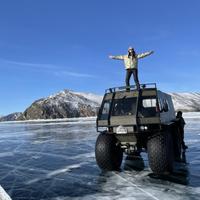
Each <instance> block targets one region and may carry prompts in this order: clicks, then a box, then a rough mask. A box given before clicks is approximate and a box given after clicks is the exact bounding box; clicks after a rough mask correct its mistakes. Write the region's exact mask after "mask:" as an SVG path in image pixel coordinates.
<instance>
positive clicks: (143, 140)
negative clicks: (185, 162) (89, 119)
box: [96, 83, 181, 173]
mask: <svg viewBox="0 0 200 200" xmlns="http://www.w3.org/2000/svg"><path fill="white" fill-rule="evenodd" d="M140 88H141V89H140V90H136V89H135V86H131V87H130V90H129V91H127V90H126V88H125V87H117V88H110V89H107V90H106V91H105V95H104V97H103V100H102V104H101V106H100V109H99V112H98V116H97V121H96V128H97V131H98V132H100V137H101V136H102V137H103V136H106V135H109V136H111V135H112V137H113V138H114V139H116V142H115V145H117V146H118V147H119V148H120V149H121V150H122V151H123V152H125V153H126V154H128V155H131V154H134V153H136V152H137V153H138V152H139V153H140V152H142V151H146V152H147V153H148V154H151V155H149V156H150V157H149V158H150V159H151V158H153V159H154V157H159V155H160V154H159V151H160V150H158V151H157V149H154V148H156V147H152V146H153V145H154V144H155V146H156V145H157V143H159V142H157V141H159V140H163V141H161V142H160V143H159V144H158V146H159V147H158V149H159V148H160V149H161V151H162V152H161V153H162V154H163V155H162V157H163V156H165V154H166V153H165V152H167V151H168V152H167V154H166V156H165V157H169V156H170V155H169V154H171V153H170V151H169V150H163V149H162V144H163V143H165V140H167V143H169V144H167V146H166V147H163V148H168V149H169V148H171V145H173V146H174V151H173V152H172V153H174V152H175V151H177V149H178V151H179V152H178V153H177V152H176V155H175V156H176V157H177V155H178V157H180V151H181V150H180V141H179V143H177V141H178V140H177V138H178V136H177V135H178V123H177V120H176V116H175V109H174V106H173V102H172V98H171V96H170V95H169V94H167V93H164V92H161V91H160V90H158V89H157V87H156V84H155V83H149V84H142V85H140ZM158 134H159V136H158V137H157V136H156V135H158ZM166 135H170V138H171V140H174V141H172V142H173V144H172V143H170V141H169V139H168V138H169V137H168V136H166ZM154 136H155V139H153V140H152V139H151V138H154ZM156 137H157V138H156ZM163 137H164V139H163ZM152 141H153V142H152ZM101 143H102V141H101ZM148 143H149V144H148ZM106 144H107V143H105V145H106ZM105 145H104V146H105ZM177 145H178V146H179V147H177ZM148 146H149V149H148ZM101 148H104V147H103V146H102V144H99V142H98V139H97V143H96V159H97V163H98V160H100V161H99V162H100V165H101V162H104V160H103V159H104V158H102V156H101V155H99V154H100V153H99V152H101V151H102V150H101ZM152 148H153V149H152ZM155 151H157V152H156V154H154V152H155ZM108 152H109V151H108ZM152 152H153V153H152ZM105 156H106V154H105ZM97 157H100V159H98V158H97ZM109 159H110V158H109ZM102 160H103V161H102ZM151 160H152V159H151ZM106 162H107V161H106ZM108 162H109V161H108ZM155 162H156V163H155ZM158 162H163V161H162V160H161V161H158ZM164 162H165V161H164ZM152 163H153V164H152V168H153V169H154V168H155V170H154V171H156V170H157V168H156V167H157V161H154V160H153V161H152ZM166 163H168V160H167V161H166ZM169 164H170V165H172V163H171V161H170V163H169ZM167 165H168V164H167ZM167 165H166V166H167ZM154 166H156V167H154ZM100 168H101V167H100ZM159 170H160V171H159ZM164 170H165V166H164V167H163V169H158V170H157V172H158V173H159V172H161V171H162V172H163V171H164Z"/></svg>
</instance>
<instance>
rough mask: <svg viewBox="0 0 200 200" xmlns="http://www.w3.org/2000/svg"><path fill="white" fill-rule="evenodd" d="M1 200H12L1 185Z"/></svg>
mask: <svg viewBox="0 0 200 200" xmlns="http://www.w3.org/2000/svg"><path fill="white" fill-rule="evenodd" d="M0 200H12V199H11V198H10V196H9V195H8V194H7V193H6V191H5V190H4V189H3V188H2V187H1V185H0Z"/></svg>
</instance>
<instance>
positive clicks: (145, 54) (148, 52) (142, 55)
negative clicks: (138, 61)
mask: <svg viewBox="0 0 200 200" xmlns="http://www.w3.org/2000/svg"><path fill="white" fill-rule="evenodd" d="M153 52H154V51H147V52H145V53H141V54H138V55H137V58H144V57H146V56H149V55H151V54H152V53H153Z"/></svg>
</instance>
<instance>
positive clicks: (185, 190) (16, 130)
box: [0, 113, 200, 200]
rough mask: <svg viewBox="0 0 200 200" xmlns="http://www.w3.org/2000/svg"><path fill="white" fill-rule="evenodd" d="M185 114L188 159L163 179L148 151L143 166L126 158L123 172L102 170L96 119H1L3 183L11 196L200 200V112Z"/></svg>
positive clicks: (0, 169) (16, 199) (59, 199)
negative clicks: (155, 172) (137, 167)
mask: <svg viewBox="0 0 200 200" xmlns="http://www.w3.org/2000/svg"><path fill="white" fill-rule="evenodd" d="M184 117H185V120H186V123H187V125H186V128H185V141H186V144H187V145H188V146H189V149H188V150H187V152H186V160H187V164H183V163H182V164H177V166H176V170H175V171H176V173H175V175H173V176H170V177H165V178H164V179H155V178H152V177H151V176H150V175H151V170H150V169H149V166H148V160H147V156H146V154H145V153H143V154H142V156H143V161H142V163H144V164H145V167H144V169H143V170H134V169H131V168H130V167H128V166H127V163H126V162H125V161H124V162H123V165H122V168H121V171H120V172H109V173H102V172H101V171H100V169H99V168H98V166H97V165H96V161H95V154H94V145H95V141H96V137H97V135H98V133H97V132H96V128H95V118H86V119H67V120H58V121H32V122H23V123H19V122H17V123H13V122H12V123H0V146H1V151H0V159H1V162H0V185H1V186H2V187H3V188H4V190H5V191H6V192H7V193H8V194H9V195H10V196H11V198H12V199H13V200H21V199H23V200H24V199H25V200H29V199H31V200H40V199H43V200H47V199H48V200H67V199H70V200H78V199H81V200H82V199H83V200H90V199H91V200H92V199H99V200H104V199H105V200H110V199H113V200H114V199H115V200H116V199H120V200H126V199H131V200H132V199H141V200H143V199H145V200H147V199H148V200H149V199H156V200H157V199H162V200H164V199H176V200H179V199H180V200H182V199H194V200H195V199H196V200H197V199H200V145H199V141H200V113H187V114H185V115H184ZM125 157H126V156H124V160H125ZM140 163H141V162H138V163H136V164H137V165H139V164H140Z"/></svg>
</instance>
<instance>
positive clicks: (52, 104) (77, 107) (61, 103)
mask: <svg viewBox="0 0 200 200" xmlns="http://www.w3.org/2000/svg"><path fill="white" fill-rule="evenodd" d="M169 94H170V95H171V96H172V100H173V103H174V107H175V110H176V111H178V110H182V111H183V112H197V111H200V93H197V92H193V93H189V92H188V93H169ZM102 98H103V97H102V96H100V95H95V94H93V93H84V92H74V91H71V90H63V91H60V92H58V93H56V94H53V95H50V96H49V97H46V98H42V99H38V100H36V101H35V102H33V103H32V104H31V105H30V106H29V107H28V108H27V109H26V110H25V111H24V112H23V113H19V112H18V113H12V114H10V115H7V116H3V117H0V121H15V120H32V119H57V118H72V117H90V116H96V114H97V110H98V108H99V106H100V104H101V101H102Z"/></svg>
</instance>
